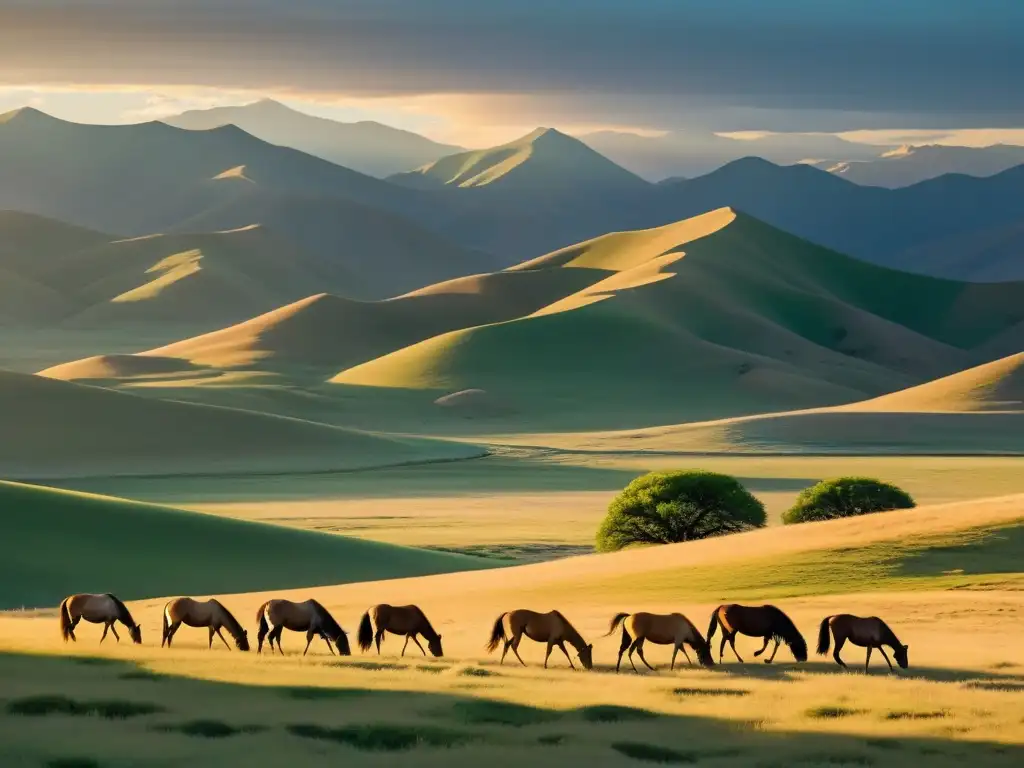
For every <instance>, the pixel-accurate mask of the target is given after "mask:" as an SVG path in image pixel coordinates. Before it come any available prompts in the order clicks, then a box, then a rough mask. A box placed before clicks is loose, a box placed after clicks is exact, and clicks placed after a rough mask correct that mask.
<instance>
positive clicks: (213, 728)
mask: <svg viewBox="0 0 1024 768" xmlns="http://www.w3.org/2000/svg"><path fill="white" fill-rule="evenodd" d="M154 730H158V731H167V732H171V733H182V734H184V735H186V736H195V737H197V738H203V739H226V738H228V737H229V736H238V735H240V734H244V733H259V732H261V731H265V730H266V726H262V725H237V726H236V725H228V724H227V723H222V722H221V721H220V720H189V721H188V722H186V723H177V724H175V725H161V726H158V727H157V728H155V729H154Z"/></svg>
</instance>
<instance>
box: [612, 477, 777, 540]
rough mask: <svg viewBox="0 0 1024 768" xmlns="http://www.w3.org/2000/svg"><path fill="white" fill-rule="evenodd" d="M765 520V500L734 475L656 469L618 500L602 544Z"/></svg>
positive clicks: (688, 536) (731, 529) (687, 536)
mask: <svg viewBox="0 0 1024 768" xmlns="http://www.w3.org/2000/svg"><path fill="white" fill-rule="evenodd" d="M764 524H765V512H764V505H763V504H762V503H761V502H760V501H758V500H757V499H756V498H754V497H753V496H752V495H751V494H750V492H749V491H748V490H747V489H746V488H744V487H743V486H742V485H741V484H740V482H739V481H738V480H737V479H736V478H734V477H730V476H729V475H719V474H717V473H715V472H704V471H702V470H696V469H694V470H685V471H680V472H652V473H650V474H648V475H644V476H643V477H638V478H637V479H636V480H634V481H633V482H631V483H630V484H629V485H627V486H626V487H625V489H623V491H622V493H620V494H619V495H618V496H617V497H616V498H615V500H614V501H612V503H611V505H610V506H609V507H608V514H607V515H606V516H605V519H604V522H603V523H601V527H600V528H599V529H598V531H597V549H598V551H600V552H613V551H615V550H619V549H623V548H624V547H629V546H632V545H635V544H672V543H675V542H679V541H692V540H694V539H706V538H708V537H709V536H720V535H722V534H725V533H736V532H738V531H744V530H747V529H749V528H758V527H761V526H763V525H764Z"/></svg>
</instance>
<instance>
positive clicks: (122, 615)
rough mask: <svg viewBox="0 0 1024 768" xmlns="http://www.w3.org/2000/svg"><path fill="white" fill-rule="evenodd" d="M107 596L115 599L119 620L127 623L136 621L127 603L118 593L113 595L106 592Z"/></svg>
mask: <svg viewBox="0 0 1024 768" xmlns="http://www.w3.org/2000/svg"><path fill="white" fill-rule="evenodd" d="M106 596H107V597H109V598H110V599H111V600H113V601H114V605H116V606H117V618H118V619H119V620H121V621H123V622H125V623H126V624H134V623H135V619H133V618H132V615H131V613H129V611H128V606H127V605H125V604H124V603H122V602H121V600H120V599H119V598H118V597H117V596H116V595H112V594H110V593H109V592H107V593H106Z"/></svg>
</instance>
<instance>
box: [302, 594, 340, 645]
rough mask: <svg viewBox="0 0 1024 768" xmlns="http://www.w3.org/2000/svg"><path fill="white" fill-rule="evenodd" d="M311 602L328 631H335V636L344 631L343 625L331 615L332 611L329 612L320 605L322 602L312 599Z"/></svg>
mask: <svg viewBox="0 0 1024 768" xmlns="http://www.w3.org/2000/svg"><path fill="white" fill-rule="evenodd" d="M309 602H310V604H311V605H312V606H313V609H314V610H315V611H316V612H317V614H318V615H319V616H320V621H322V622H323V624H324V628H325V629H326V630H327V631H328V632H334V633H335V637H337V636H338V635H340V634H341V632H342V629H341V625H340V624H338V622H337V621H335V619H334V617H333V616H331V614H330V613H328V611H327V609H326V608H324V607H323V606H322V605H320V603H318V602H317V601H316V600H312V599H311V600H310V601H309Z"/></svg>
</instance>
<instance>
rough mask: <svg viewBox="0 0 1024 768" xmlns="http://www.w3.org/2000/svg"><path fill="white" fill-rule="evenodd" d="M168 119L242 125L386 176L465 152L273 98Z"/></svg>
mask: <svg viewBox="0 0 1024 768" xmlns="http://www.w3.org/2000/svg"><path fill="white" fill-rule="evenodd" d="M163 122H165V123H167V124H168V125H173V126H175V127H176V128H185V129H188V130H191V131H197V130H198V131H208V130H210V129H212V128H219V127H221V126H223V125H237V126H238V127H239V128H241V129H242V130H243V131H245V132H246V133H251V134H252V135H253V136H256V137H257V138H259V139H262V140H263V141H266V142H269V143H270V144H278V145H280V146H284V147H293V148H295V149H299V150H302V151H303V152H308V153H309V154H311V155H316V156H317V157H322V158H323V159H324V160H329V161H331V162H332V163H337V164H338V165H343V166H345V167H346V168H351V169H353V170H355V171H359V172H360V173H365V174H368V175H370V176H378V177H381V178H383V177H385V176H390V175H392V174H395V173H399V172H402V171H407V170H409V169H410V168H418V167H419V166H421V165H424V164H426V163H430V162H433V161H434V160H437V159H438V158H441V157H444V156H445V155H450V154H452V153H454V152H459V151H461V148H460V147H455V146H451V145H449V144H439V143H437V142H435V141H431V140H430V139H427V138H425V137H423V136H420V135H419V134H416V133H412V132H411V131H403V130H400V129H398V128H392V127H391V126H388V125H383V124H381V123H377V122H374V121H372V120H364V121H360V122H357V123H342V122H338V121H335V120H328V119H325V118H322V117H315V116H313V115H307V114H305V113H303V112H299V111H297V110H294V109H291V108H289V107H286V106H285V105H284V104H281V103H279V102H277V101H274V100H272V99H261V100H260V101H256V102H253V103H252V104H245V105H242V106H237V107H214V108H212V109H196V110H191V111H189V112H183V113H182V114H180V115H174V116H172V117H165V118H163Z"/></svg>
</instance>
